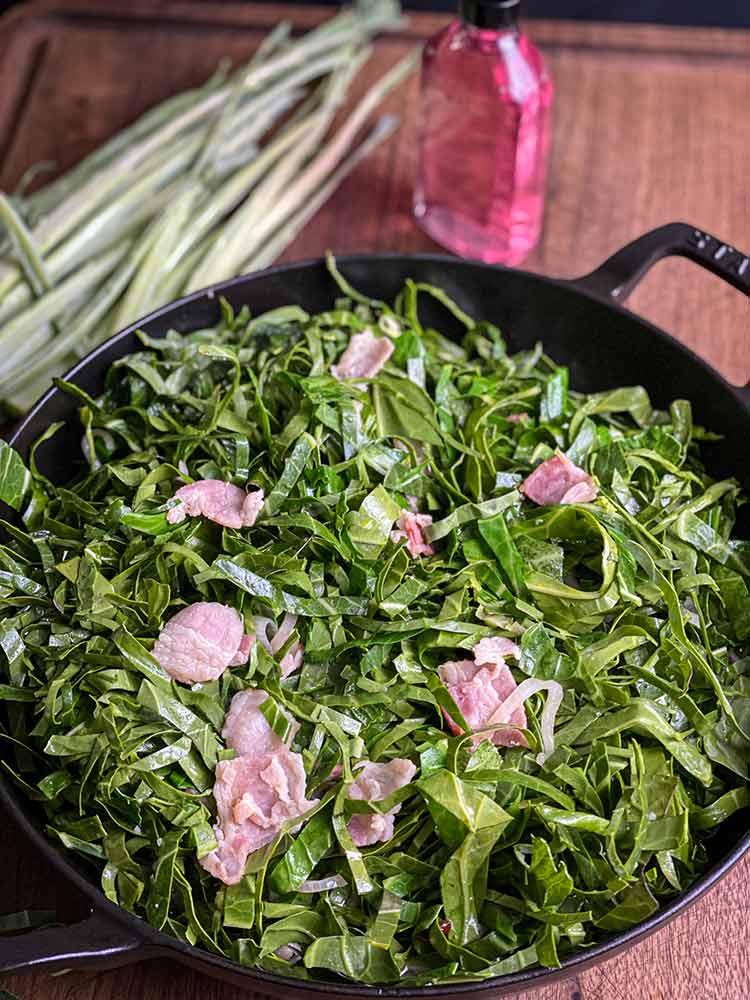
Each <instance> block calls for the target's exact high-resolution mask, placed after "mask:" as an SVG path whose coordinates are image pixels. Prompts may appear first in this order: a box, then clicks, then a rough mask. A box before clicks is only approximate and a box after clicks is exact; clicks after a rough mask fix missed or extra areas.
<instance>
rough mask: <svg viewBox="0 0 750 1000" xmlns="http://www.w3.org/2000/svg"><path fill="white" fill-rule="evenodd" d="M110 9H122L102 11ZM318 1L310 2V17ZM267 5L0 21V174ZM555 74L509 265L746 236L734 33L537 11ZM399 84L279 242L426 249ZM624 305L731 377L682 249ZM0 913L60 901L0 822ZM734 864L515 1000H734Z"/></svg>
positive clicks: (178, 72) (180, 74)
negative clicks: (660, 232) (323, 203)
mask: <svg viewBox="0 0 750 1000" xmlns="http://www.w3.org/2000/svg"><path fill="white" fill-rule="evenodd" d="M124 7H127V13H123V11H122V8H124ZM326 14H330V11H328V12H326ZM284 15H290V16H292V17H293V19H294V21H295V22H296V23H297V24H298V25H299V26H300V27H305V26H309V25H311V24H314V23H316V22H317V21H318V20H319V19H320V17H321V16H324V15H323V12H321V11H320V10H315V9H313V8H280V7H277V6H271V5H253V4H244V3H243V4H240V3H223V2H212V3H189V2H188V3H186V2H164V3H159V2H156V0H152V2H146V0H135V2H131V3H128V4H123V3H115V2H109V0H99V2H98V3H97V2H94V0H59V2H53V0H44V2H35V3H31V4H29V5H26V6H24V7H21V8H18V9H16V11H15V12H14V13H12V14H11V15H10V17H9V18H6V20H5V21H0V186H1V187H6V188H11V189H12V187H13V186H14V185H15V184H16V183H17V182H18V180H19V179H20V177H21V175H22V174H23V172H24V170H25V169H26V168H27V167H28V166H29V165H30V164H32V163H34V162H37V161H40V160H50V159H53V160H56V161H57V162H58V164H59V165H60V167H61V168H62V167H66V166H68V165H70V164H72V163H74V162H75V161H77V160H78V159H80V157H81V156H83V155H84V154H86V153H87V152H88V151H89V150H90V149H92V148H93V147H94V146H96V145H97V144H98V143H99V142H100V141H101V140H102V139H104V138H105V137H106V136H108V135H109V134H111V133H112V132H113V131H114V130H116V129H117V128H119V127H120V126H122V125H124V124H125V123H126V122H128V121H130V120H131V119H132V118H133V117H134V116H135V115H136V114H138V113H139V112H140V111H142V110H144V109H145V108H147V107H149V106H150V105H151V104H153V103H154V102H155V101H157V100H160V99H162V98H164V97H166V96H167V95H168V94H170V93H173V92H174V91H176V90H179V89H181V88H184V87H186V86H188V85H192V84H196V83H198V82H199V81H201V80H202V79H203V78H205V77H206V76H207V75H208V74H209V73H210V72H211V71H212V69H213V68H214V67H215V65H216V63H217V61H218V59H219V57H220V56H222V55H225V54H226V55H229V56H231V57H232V58H233V59H240V58H245V57H246V56H247V55H248V54H249V52H250V51H251V50H252V49H253V47H254V46H255V45H256V44H257V42H258V40H259V38H260V37H261V35H262V33H263V31H265V30H266V29H267V28H268V27H270V26H271V25H272V24H273V23H275V21H276V20H277V19H278V18H279V17H281V16H284ZM443 23H444V18H443V17H439V16H436V15H415V16H413V17H412V19H411V22H410V24H409V26H408V27H407V28H405V29H404V30H403V31H402V32H401V33H399V34H398V35H395V36H390V37H388V38H384V39H381V40H380V41H379V42H378V44H377V47H376V52H375V54H374V56H373V58H372V60H371V62H370V64H369V65H368V68H367V69H366V71H365V73H364V74H363V78H362V79H361V80H360V82H359V84H358V87H357V90H358V91H359V90H360V89H361V88H362V87H363V86H364V85H365V84H366V82H367V80H368V79H370V78H372V76H374V75H375V74H379V73H380V72H382V70H383V69H384V68H385V66H387V65H390V64H392V63H393V62H394V61H395V59H396V58H397V57H398V56H399V55H400V54H402V53H403V52H404V51H405V50H406V49H407V48H408V47H409V46H410V45H413V44H415V43H417V42H418V41H420V40H421V39H423V38H424V37H426V36H427V35H429V34H431V33H432V32H434V31H435V30H437V28H438V27H439V26H440V25H442V24H443ZM531 32H532V34H533V35H534V37H535V38H536V40H537V41H538V42H539V43H540V44H541V46H542V47H543V48H544V50H545V52H546V54H547V56H548V58H549V62H550V66H551V70H552V74H553V77H554V80H555V83H556V86H557V104H556V108H555V115H554V122H555V132H554V146H553V156H552V163H551V173H550V180H549V193H548V203H547V213H546V220H545V228H544V234H543V238H542V241H541V244H540V246H539V247H538V248H537V250H536V251H535V252H534V254H533V255H532V257H531V258H530V260H529V261H528V266H529V267H530V268H531V269H532V270H535V271H542V272H545V273H549V274H555V275H561V276H573V275H576V274H582V273H584V272H586V271H588V270H590V269H592V268H593V267H594V266H595V265H596V264H597V263H599V262H600V261H601V260H602V259H603V258H604V257H605V256H606V255H607V254H609V253H610V252H612V251H613V250H615V249H616V248H617V247H619V246H620V245H621V244H623V243H625V242H626V241H627V240H629V239H631V238H633V237H634V236H637V235H638V234H639V233H641V232H643V231H644V230H645V229H648V228H649V227H652V226H656V225H659V224H661V223H663V222H667V221H671V220H674V219H680V218H684V219H687V220H688V221H690V222H692V223H694V224H695V225H696V226H699V227H701V228H704V229H708V230H709V231H712V232H714V233H715V234H716V235H718V236H720V237H721V238H723V239H725V240H728V241H730V242H733V243H735V244H737V245H739V246H740V247H741V248H744V249H745V250H747V249H748V248H750V184H748V179H749V171H748V167H749V166H750V32H747V31H745V32H742V31H735V32H730V31H722V30H704V29H701V30H691V29H673V28H670V29H666V28H657V27H640V26H630V25H629V26H624V25H622V26H621V25H607V26H605V25H599V24H573V23H566V24H563V23H553V22H537V23H535V24H533V25H532V26H531ZM416 107H417V81H416V79H414V80H412V81H411V82H410V84H409V85H407V86H406V87H404V88H403V89H402V90H401V91H399V93H398V94H396V95H394V96H393V97H392V98H391V99H390V100H389V102H388V107H387V110H390V111H399V112H400V113H401V115H402V117H403V126H402V129H401V131H400V132H399V133H398V134H397V135H396V137H395V138H394V139H393V140H392V141H391V142H390V143H389V144H387V145H386V146H384V147H381V148H380V149H379V150H378V151H377V153H376V154H375V155H374V156H372V157H371V158H370V159H369V160H367V161H366V162H365V163H364V164H363V165H362V166H361V167H360V168H359V169H358V170H357V171H356V173H355V174H353V175H352V176H351V177H350V179H349V180H348V181H347V182H346V183H345V184H344V185H343V187H342V188H341V189H340V190H339V191H338V193H337V194H336V195H335V197H334V198H333V199H332V201H331V202H330V203H329V204H328V205H327V207H326V208H325V209H324V211H323V212H321V213H320V215H319V216H318V217H317V218H316V219H315V220H314V221H313V222H312V223H311V224H310V225H308V227H307V229H306V230H305V231H304V232H303V233H302V234H301V235H300V236H299V238H298V239H297V240H296V242H295V243H294V245H293V246H292V247H291V248H290V249H289V250H288V252H287V253H286V255H285V257H286V258H288V259H300V258H303V257H310V256H315V255H318V254H320V253H321V251H323V250H324V249H325V248H327V247H331V248H332V249H333V250H334V251H336V252H339V253H342V252H346V251H353V250H376V249H383V250H384V249H391V250H403V251H410V250H412V251H414V250H427V249H434V246H433V244H432V243H431V241H430V240H429V239H428V238H427V237H425V236H424V235H422V234H421V232H420V231H419V230H418V229H417V228H416V227H415V225H414V223H413V222H412V218H411V214H410V195H411V185H412V176H413V169H414V121H415V114H416ZM630 305H631V306H632V307H633V308H634V309H636V310H637V311H638V312H640V313H642V314H643V315H645V316H647V317H649V318H650V319H652V320H654V321H655V322H657V323H659V324H660V325H661V326H663V327H665V328H666V329H668V330H670V331H671V332H673V333H675V334H676V335H677V336H678V337H679V338H680V339H681V340H683V341H685V342H687V343H689V344H690V345H691V346H693V347H694V348H695V349H696V350H698V351H699V352H700V353H702V354H703V355H704V356H705V357H707V358H708V359H709V360H710V361H711V362H712V363H713V364H715V365H716V366H717V367H718V368H719V369H720V370H721V371H722V372H723V373H724V374H725V375H726V376H727V377H728V378H730V379H731V380H733V381H736V382H747V381H748V379H750V338H748V332H749V331H748V305H747V302H746V301H745V300H743V299H742V298H741V296H739V295H737V293H735V292H733V291H732V290H731V289H729V288H727V287H725V286H723V285H722V284H720V283H719V282H717V281H716V280H714V279H713V278H711V277H710V276H708V275H707V274H706V273H704V272H703V271H700V270H699V269H697V268H695V267H693V266H691V265H689V264H688V263H686V262H684V261H670V262H667V263H664V264H660V265H658V266H657V267H656V268H655V269H654V271H653V272H652V273H651V274H650V275H649V277H648V278H647V279H646V280H645V281H644V283H643V285H642V286H641V287H640V288H639V289H638V291H637V293H636V294H635V295H634V296H633V298H632V301H631V303H630ZM0 852H1V853H2V856H3V857H4V858H5V862H4V871H5V873H6V874H5V876H4V878H3V879H2V895H1V896H0V911H12V910H14V909H18V908H22V907H25V906H37V907H39V906H43V905H44V904H52V905H58V906H60V905H62V906H64V904H65V896H66V889H65V887H64V886H62V885H61V884H60V883H59V881H58V880H57V879H56V878H55V877H54V876H53V875H52V874H51V873H50V872H48V871H47V870H46V869H44V868H43V866H40V865H39V864H38V863H37V862H36V860H35V858H34V857H33V856H32V855H31V853H30V852H29V850H28V848H26V847H25V846H24V845H23V844H19V843H16V842H15V840H14V838H13V835H12V833H10V832H9V831H7V829H5V828H4V827H3V825H2V823H0ZM749 889H750V860H746V861H744V862H743V863H741V864H740V865H738V866H737V867H736V868H735V870H734V871H733V872H732V873H731V874H730V875H729V876H728V877H727V878H726V879H725V880H724V882H723V883H722V884H721V885H720V886H719V887H718V888H717V889H716V890H715V891H714V892H712V893H711V894H710V895H709V896H708V897H707V898H705V899H703V900H702V901H701V902H700V903H699V904H698V905H696V906H695V907H694V908H693V909H692V910H691V911H690V912H688V913H686V914H685V915H684V916H683V917H681V918H680V919H679V920H677V921H675V922H674V923H673V924H672V925H671V926H670V927H668V928H666V929H664V930H662V931H661V932H660V933H658V934H656V935H655V936H653V937H652V938H651V939H650V940H648V941H646V942H644V943H642V944H640V945H638V946H636V947H635V948H633V949H632V950H631V951H629V952H628V953H627V954H626V955H624V956H622V957H620V958H617V959H614V960H612V961H610V962H608V963H607V964H606V965H603V966H601V967H599V968H597V969H594V970H592V971H589V972H586V973H584V974H582V975H581V976H580V977H579V978H577V979H576V980H569V981H567V982H565V983H562V984H560V985H556V986H550V987H548V988H546V989H542V990H538V991H536V992H534V993H533V994H530V993H527V994H524V995H523V997H524V1000H532V997H533V1000H693V998H701V1000H747V998H748V997H749V996H750V911H749V910H748V903H747V898H748V891H749ZM2 986H3V987H4V988H5V989H7V990H10V991H12V992H13V993H15V994H17V996H18V997H19V998H20V1000H32V998H33V1000H124V998H132V1000H136V998H138V1000H157V998H158V1000H193V998H195V1000H199V998H200V1000H235V998H236V1000H239V998H240V996H247V994H240V993H238V992H237V991H236V990H233V989H232V988H229V987H223V986H220V985H218V984H215V983H212V982H211V981H210V980H208V979H205V978H204V977H202V976H199V975H196V974H194V973H192V972H187V971H183V970H181V969H179V968H178V967H177V966H172V965H170V964H169V963H165V962H163V961H160V962H158V963H147V964H143V965H140V966H135V967H132V968H127V969H122V970H119V971H114V972H108V973H100V974H96V975H94V974H81V973H76V974H68V975H66V976H63V977H59V978H57V979H50V978H48V977H46V976H43V975H34V976H11V977H7V978H6V981H5V982H3V983H2Z"/></svg>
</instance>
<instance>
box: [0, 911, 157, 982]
mask: <svg viewBox="0 0 750 1000" xmlns="http://www.w3.org/2000/svg"><path fill="white" fill-rule="evenodd" d="M144 957H145V954H144V945H143V941H142V940H141V939H140V938H139V937H137V936H136V935H135V934H133V933H132V931H129V930H128V929H127V928H126V927H125V926H124V925H123V924H120V923H115V922H114V921H112V920H109V919H108V918H107V917H106V916H104V915H103V914H102V913H99V912H97V911H96V910H92V911H91V913H90V914H89V915H88V916H87V917H86V918H85V919H83V920H81V921H79V922H78V923H75V924H66V925H62V926H54V927H43V928H39V929H38V930H30V931H26V932H25V933H21V934H11V935H8V936H2V937H0V973H9V972H24V971H32V970H36V969H41V970H44V971H45V972H61V971H62V970H64V969H73V968H77V969H114V968H117V967H118V966H120V965H127V964H128V963H129V962H135V961H139V960H140V959H141V958H144Z"/></svg>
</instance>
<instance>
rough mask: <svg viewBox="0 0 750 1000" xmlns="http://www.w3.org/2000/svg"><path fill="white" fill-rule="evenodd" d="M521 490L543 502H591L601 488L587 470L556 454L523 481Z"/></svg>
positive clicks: (565, 456)
mask: <svg viewBox="0 0 750 1000" xmlns="http://www.w3.org/2000/svg"><path fill="white" fill-rule="evenodd" d="M520 489H521V492H522V493H523V494H525V495H526V496H527V497H528V498H529V500H533V501H534V503H538V504H540V505H542V506H548V505H550V504H562V503H589V502H590V501H592V500H596V498H597V496H598V495H599V489H598V487H597V485H596V483H595V482H594V480H593V479H592V478H591V476H589V475H588V473H586V472H584V470H583V469H580V468H579V467H578V466H577V465H574V464H573V462H571V461H570V459H569V458H568V457H567V455H559V454H558V455H553V456H552V458H548V459H547V460H546V462H542V463H541V465H538V466H537V467H536V469H534V471H533V472H532V473H531V475H530V476H527V477H526V479H524V481H523V482H522V483H521V486H520Z"/></svg>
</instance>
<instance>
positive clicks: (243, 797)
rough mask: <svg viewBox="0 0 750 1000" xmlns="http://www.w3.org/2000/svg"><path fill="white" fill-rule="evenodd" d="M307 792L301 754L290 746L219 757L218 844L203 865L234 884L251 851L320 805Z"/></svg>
mask: <svg viewBox="0 0 750 1000" xmlns="http://www.w3.org/2000/svg"><path fill="white" fill-rule="evenodd" d="M305 794H306V777H305V768H304V766H303V763H302V756H301V755H300V754H298V753H292V751H290V750H288V749H287V748H286V747H283V746H282V747H278V748H277V749H276V750H274V751H273V752H272V753H263V754H247V755H244V756H240V757H235V758H234V760H222V761H219V763H218V764H217V765H216V780H215V784H214V799H215V801H216V809H217V812H218V817H219V822H218V823H217V824H216V826H215V827H214V832H215V833H216V839H217V841H218V847H217V848H216V849H215V850H214V851H212V852H211V853H210V854H207V855H206V856H205V857H204V858H201V864H202V865H203V867H204V868H205V869H206V870H207V871H209V872H210V873H211V874H212V875H213V876H214V877H215V878H218V879H220V880H221V881H222V882H224V883H225V884H226V885H235V884H236V883H237V882H239V881H240V880H241V879H242V876H243V875H244V873H245V864H246V863H247V859H248V857H249V855H250V854H252V853H253V851H257V850H258V848H260V847H263V846H264V845H265V844H268V843H270V841H272V840H273V839H274V837H275V836H276V834H277V833H278V832H279V830H280V829H281V827H282V826H283V824H284V823H286V822H287V821H289V820H293V819H296V818H297V817H299V816H302V815H303V814H304V813H305V812H307V810H308V809H311V808H312V807H313V806H314V805H316V804H317V799H314V800H312V801H310V800H308V799H306V798H305Z"/></svg>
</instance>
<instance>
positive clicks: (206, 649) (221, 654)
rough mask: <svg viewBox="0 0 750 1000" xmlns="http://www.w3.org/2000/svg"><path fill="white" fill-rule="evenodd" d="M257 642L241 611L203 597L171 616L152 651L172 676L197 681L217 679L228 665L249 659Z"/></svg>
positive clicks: (180, 679) (186, 682)
mask: <svg viewBox="0 0 750 1000" xmlns="http://www.w3.org/2000/svg"><path fill="white" fill-rule="evenodd" d="M253 642H254V636H251V635H245V625H244V622H243V620H242V616H241V615H240V614H239V612H238V611H235V609H234V608H230V607H227V605H225V604H217V603H216V602H215V601H201V602H199V603H198V604H190V605H189V606H188V607H187V608H183V609H182V611H178V612H177V614H176V615H174V616H173V617H172V618H170V619H169V621H168V622H167V624H166V625H165V626H164V628H163V629H162V630H161V632H160V633H159V638H158V639H157V640H156V642H155V643H154V648H153V650H152V652H153V655H154V657H155V658H156V659H157V660H158V662H159V664H160V665H161V667H162V669H163V670H166V672H167V673H168V674H169V676H170V677H174V678H175V680H178V681H182V682H183V684H195V683H197V682H203V681H215V680H216V679H217V678H218V677H221V675H222V674H223V673H224V671H225V670H226V669H227V667H229V666H239V665H240V664H242V663H247V659H248V656H249V655H250V647H251V646H252V644H253Z"/></svg>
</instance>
